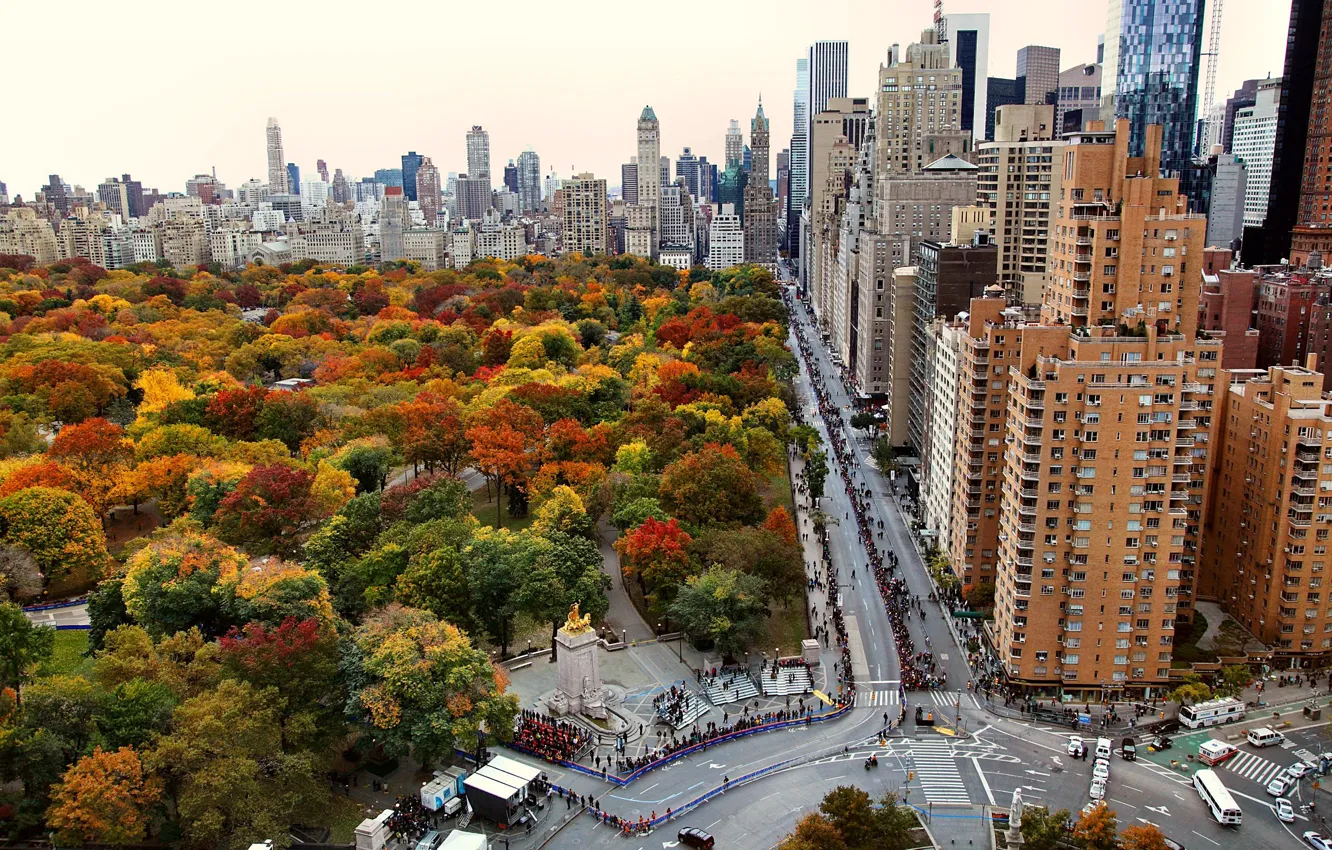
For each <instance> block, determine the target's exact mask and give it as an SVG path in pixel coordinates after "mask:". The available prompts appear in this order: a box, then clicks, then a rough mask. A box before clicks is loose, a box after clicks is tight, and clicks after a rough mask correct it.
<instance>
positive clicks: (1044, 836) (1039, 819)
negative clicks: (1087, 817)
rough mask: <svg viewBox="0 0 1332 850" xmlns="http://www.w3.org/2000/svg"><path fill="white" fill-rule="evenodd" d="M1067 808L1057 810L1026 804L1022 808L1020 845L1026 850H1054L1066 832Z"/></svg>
mask: <svg viewBox="0 0 1332 850" xmlns="http://www.w3.org/2000/svg"><path fill="white" fill-rule="evenodd" d="M1067 823H1068V809H1060V810H1059V811H1057V812H1052V811H1050V810H1049V809H1048V808H1047V807H1045V806H1027V807H1026V808H1025V809H1023V810H1022V826H1021V827H1020V830H1021V832H1022V846H1023V847H1025V848H1028V850H1055V848H1057V847H1058V846H1059V842H1060V841H1062V840H1063V839H1064V837H1065V835H1066V834H1067V833H1066V832H1065V829H1064V825H1065V824H1067Z"/></svg>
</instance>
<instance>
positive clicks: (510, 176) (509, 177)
mask: <svg viewBox="0 0 1332 850" xmlns="http://www.w3.org/2000/svg"><path fill="white" fill-rule="evenodd" d="M504 188H505V189H508V190H509V191H510V192H513V193H514V194H515V195H516V194H518V166H516V165H514V164H513V160H509V164H508V165H506V166H504Z"/></svg>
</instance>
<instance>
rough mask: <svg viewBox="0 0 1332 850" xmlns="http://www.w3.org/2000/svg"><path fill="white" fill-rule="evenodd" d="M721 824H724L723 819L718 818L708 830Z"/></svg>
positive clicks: (709, 825)
mask: <svg viewBox="0 0 1332 850" xmlns="http://www.w3.org/2000/svg"><path fill="white" fill-rule="evenodd" d="M721 822H722V819H721V818H717V819H716V820H715V821H713V822H712V823H710V824H708V826H707V828H708V829H712V828H713V827H714V826H716V825H717V824H719V823H721Z"/></svg>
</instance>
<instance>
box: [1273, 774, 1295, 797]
mask: <svg viewBox="0 0 1332 850" xmlns="http://www.w3.org/2000/svg"><path fill="white" fill-rule="evenodd" d="M1288 790H1290V783H1289V782H1288V781H1287V780H1286V777H1284V776H1278V777H1277V778H1276V779H1273V780H1272V781H1271V782H1269V783H1267V793H1269V794H1271V795H1272V796H1273V797H1284V796H1285V795H1286V792H1287V791H1288Z"/></svg>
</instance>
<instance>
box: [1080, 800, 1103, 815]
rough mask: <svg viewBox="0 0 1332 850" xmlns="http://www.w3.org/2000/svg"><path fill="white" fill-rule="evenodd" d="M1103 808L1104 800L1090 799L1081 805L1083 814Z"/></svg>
mask: <svg viewBox="0 0 1332 850" xmlns="http://www.w3.org/2000/svg"><path fill="white" fill-rule="evenodd" d="M1104 808H1105V800H1092V801H1091V802H1090V803H1088V804H1087V805H1085V806H1083V807H1082V813H1083V814H1084V815H1089V814H1091V813H1092V812H1094V811H1096V810H1097V809H1104Z"/></svg>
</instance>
